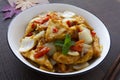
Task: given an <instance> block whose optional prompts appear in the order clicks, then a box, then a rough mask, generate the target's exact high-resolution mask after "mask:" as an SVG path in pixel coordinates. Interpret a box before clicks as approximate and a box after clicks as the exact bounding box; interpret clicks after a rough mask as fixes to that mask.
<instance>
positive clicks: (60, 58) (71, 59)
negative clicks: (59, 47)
mask: <svg viewBox="0 0 120 80" xmlns="http://www.w3.org/2000/svg"><path fill="white" fill-rule="evenodd" d="M92 56H93V49H92V47H91V48H90V49H89V50H88V52H87V53H85V55H84V56H82V57H81V56H70V55H64V54H62V53H60V52H56V53H54V55H53V59H54V60H55V61H57V62H59V63H63V64H78V63H84V62H87V61H89V60H90V59H91V58H92Z"/></svg>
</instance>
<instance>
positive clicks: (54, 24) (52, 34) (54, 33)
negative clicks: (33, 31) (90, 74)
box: [45, 19, 68, 42]
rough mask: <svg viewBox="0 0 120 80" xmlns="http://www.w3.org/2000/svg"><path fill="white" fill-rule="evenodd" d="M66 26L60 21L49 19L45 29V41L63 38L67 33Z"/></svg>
mask: <svg viewBox="0 0 120 80" xmlns="http://www.w3.org/2000/svg"><path fill="white" fill-rule="evenodd" d="M67 30H68V27H67V26H64V25H62V22H61V21H58V20H52V19H50V20H49V24H48V28H47V30H46V34H45V38H46V41H48V42H49V41H54V40H56V39H63V38H64V37H65V35H66V34H67Z"/></svg>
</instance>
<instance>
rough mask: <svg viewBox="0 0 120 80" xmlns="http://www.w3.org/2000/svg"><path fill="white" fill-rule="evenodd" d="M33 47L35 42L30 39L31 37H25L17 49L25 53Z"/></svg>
mask: <svg viewBox="0 0 120 80" xmlns="http://www.w3.org/2000/svg"><path fill="white" fill-rule="evenodd" d="M34 46H35V40H34V39H31V37H25V38H24V39H22V41H21V45H20V48H19V51H20V52H27V51H29V50H30V49H32V48H33V47H34Z"/></svg>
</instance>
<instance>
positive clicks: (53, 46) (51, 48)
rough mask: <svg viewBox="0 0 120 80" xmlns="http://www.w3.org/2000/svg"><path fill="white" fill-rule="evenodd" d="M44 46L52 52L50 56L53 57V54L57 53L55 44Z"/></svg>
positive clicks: (49, 53)
mask: <svg viewBox="0 0 120 80" xmlns="http://www.w3.org/2000/svg"><path fill="white" fill-rule="evenodd" d="M44 46H46V47H49V48H50V51H49V52H48V55H49V56H51V55H52V54H54V53H55V52H56V47H55V45H54V43H52V42H51V43H46V44H45V45H44Z"/></svg>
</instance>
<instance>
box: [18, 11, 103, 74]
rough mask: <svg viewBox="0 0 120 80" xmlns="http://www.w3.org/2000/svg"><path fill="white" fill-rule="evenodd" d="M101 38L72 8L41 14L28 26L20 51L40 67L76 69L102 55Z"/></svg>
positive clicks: (48, 69)
mask: <svg viewBox="0 0 120 80" xmlns="http://www.w3.org/2000/svg"><path fill="white" fill-rule="evenodd" d="M101 51H102V50H101V46H100V42H99V37H98V36H97V34H96V32H95V31H94V29H93V27H91V26H90V25H89V24H88V22H87V20H86V19H85V18H84V17H82V16H80V15H77V14H76V13H74V12H71V11H64V12H57V11H49V12H43V13H40V14H39V15H38V16H36V17H34V18H33V19H32V20H31V21H30V22H29V23H28V25H27V27H26V30H25V33H24V35H23V38H22V39H21V41H20V48H19V52H20V53H21V54H22V56H24V57H25V58H26V59H27V60H28V61H29V62H30V63H32V64H33V65H35V66H36V65H37V66H36V67H38V68H40V69H42V70H45V71H50V72H60V73H66V72H74V71H77V70H81V69H83V68H85V67H87V66H89V65H90V61H91V60H92V59H96V58H98V57H100V55H101Z"/></svg>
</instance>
